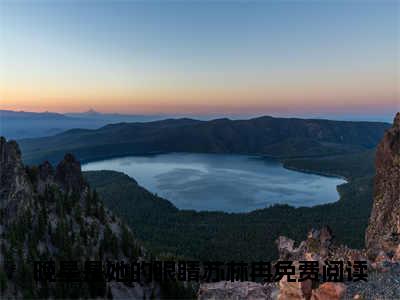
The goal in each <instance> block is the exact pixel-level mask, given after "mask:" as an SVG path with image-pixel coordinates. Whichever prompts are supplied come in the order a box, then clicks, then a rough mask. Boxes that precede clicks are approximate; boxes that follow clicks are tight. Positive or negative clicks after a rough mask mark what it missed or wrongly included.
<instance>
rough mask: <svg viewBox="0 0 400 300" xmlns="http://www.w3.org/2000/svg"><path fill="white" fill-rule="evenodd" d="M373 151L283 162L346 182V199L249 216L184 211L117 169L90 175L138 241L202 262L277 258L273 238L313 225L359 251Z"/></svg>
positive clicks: (301, 234)
mask: <svg viewBox="0 0 400 300" xmlns="http://www.w3.org/2000/svg"><path fill="white" fill-rule="evenodd" d="M373 159H374V151H373V150H369V151H365V152H362V153H357V154H348V155H337V156H331V157H325V158H307V159H292V160H284V162H283V163H284V165H285V166H287V167H289V168H295V169H301V170H308V171H312V172H316V173H322V174H335V175H338V176H343V177H346V178H347V179H348V183H346V184H343V185H341V186H339V187H338V191H339V194H340V200H339V201H337V202H335V203H331V204H324V205H319V206H315V207H310V208H306V207H302V208H293V207H290V206H288V205H274V206H272V207H268V208H265V209H260V210H256V211H253V212H250V213H224V212H196V211H191V210H179V209H177V208H176V207H174V206H173V205H172V204H171V203H170V202H169V201H167V200H165V199H162V198H160V197H158V196H157V195H154V194H152V193H151V192H149V191H147V190H145V189H144V188H142V187H140V186H139V185H138V184H137V183H136V182H135V181H134V180H133V179H131V178H129V177H128V176H127V175H124V174H122V173H118V172H114V171H91V172H85V177H86V179H87V180H88V182H89V183H90V185H91V186H92V187H93V188H95V189H96V190H97V191H98V193H99V194H100V195H101V198H102V199H103V201H104V202H105V204H106V206H108V207H109V208H110V209H112V210H113V211H114V212H115V213H117V214H118V215H119V216H121V217H122V218H123V219H125V220H126V221H127V223H128V224H129V225H130V226H131V228H132V229H133V231H134V233H135V235H136V237H137V238H139V239H140V240H142V242H143V244H144V245H146V247H148V248H149V249H151V250H152V251H154V253H171V254H173V255H183V256H185V257H190V258H194V259H199V260H211V259H212V260H223V261H227V260H235V261H240V260H245V261H255V260H271V259H275V258H276V257H277V252H276V245H275V240H276V238H277V237H278V236H279V235H286V236H288V237H290V238H293V239H296V240H298V241H299V240H302V239H303V238H304V236H305V234H306V232H307V231H308V230H309V229H310V228H311V227H321V226H323V225H328V226H330V227H331V228H332V229H333V232H334V234H336V235H337V236H338V237H340V239H338V240H337V242H339V243H344V244H347V245H348V246H350V247H355V248H361V247H363V245H364V231H365V228H366V226H367V222H368V218H369V214H370V210H371V205H372V188H373V174H374V164H373Z"/></svg>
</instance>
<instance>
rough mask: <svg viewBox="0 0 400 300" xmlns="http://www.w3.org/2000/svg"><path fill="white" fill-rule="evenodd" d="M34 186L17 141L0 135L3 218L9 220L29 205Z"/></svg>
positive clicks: (0, 205) (0, 187)
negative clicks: (28, 176) (30, 180)
mask: <svg viewBox="0 0 400 300" xmlns="http://www.w3.org/2000/svg"><path fill="white" fill-rule="evenodd" d="M31 194H32V186H31V184H30V182H29V180H28V178H27V173H26V170H25V167H24V165H23V163H22V159H21V151H20V149H19V147H18V144H17V143H16V142H15V141H9V142H7V141H6V139H5V138H3V137H0V208H1V209H2V219H3V221H4V222H7V221H8V219H10V218H11V217H12V216H15V215H17V214H19V213H20V212H21V208H24V207H26V206H27V205H28V203H27V202H29V199H30V197H29V196H30V195H31Z"/></svg>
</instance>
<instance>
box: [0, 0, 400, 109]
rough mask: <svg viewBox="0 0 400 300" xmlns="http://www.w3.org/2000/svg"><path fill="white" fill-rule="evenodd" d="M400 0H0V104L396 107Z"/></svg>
mask: <svg viewBox="0 0 400 300" xmlns="http://www.w3.org/2000/svg"><path fill="white" fill-rule="evenodd" d="M399 3H400V2H398V1H391V2H388V1H386V2H385V1H376V2H375V1H373V2H372V1H370V2H368V1H353V2H349V1H346V2H344V1H326V2H325V1H312V2H311V1H310V2H307V1H299V2H278V1H254V2H247V1H232V2H230V1H222V2H212V1H206V2H194V1H186V2H172V1H163V2H156V1H148V2H138V1H119V2H118V1H109V2H107V1H89V0H88V1H68V2H67V1H56V0H54V1H47V2H45V1H39V0H38V1H32V2H26V1H16V2H4V1H1V2H0V38H1V40H0V63H1V69H0V109H17V110H30V111H44V110H49V111H59V112H66V111H83V110H87V109H88V108H89V107H93V108H95V109H96V110H99V111H103V112H123V113H183V114H208V113H214V114H215V113H216V114H218V113H221V114H229V113H230V114H235V113H237V114H253V113H254V114H260V113H266V114H268V113H277V112H278V113H285V112H290V113H294V114H296V113H298V114H303V113H308V112H310V113H330V112H332V113H339V114H340V113H359V114H360V113H361V114H379V113H388V112H393V111H394V110H399V109H400V80H399V78H400V35H399V31H400V29H399V28H400V4H399Z"/></svg>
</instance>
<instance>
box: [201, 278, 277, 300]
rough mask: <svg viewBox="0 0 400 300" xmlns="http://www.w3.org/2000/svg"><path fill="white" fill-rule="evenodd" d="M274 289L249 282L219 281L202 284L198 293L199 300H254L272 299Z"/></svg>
mask: <svg viewBox="0 0 400 300" xmlns="http://www.w3.org/2000/svg"><path fill="white" fill-rule="evenodd" d="M273 294H274V287H273V286H272V285H262V284H260V283H256V282H250V281H244V282H240V281H234V282H231V281H220V282H214V283H204V284H202V285H201V286H200V289H199V292H198V299H199V300H219V299H226V300H228V299H235V300H244V299H246V300H256V299H273Z"/></svg>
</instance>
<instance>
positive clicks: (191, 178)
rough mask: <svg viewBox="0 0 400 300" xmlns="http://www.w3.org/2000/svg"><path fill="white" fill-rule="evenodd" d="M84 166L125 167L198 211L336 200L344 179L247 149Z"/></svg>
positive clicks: (158, 190)
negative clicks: (301, 168) (287, 165)
mask: <svg viewBox="0 0 400 300" xmlns="http://www.w3.org/2000/svg"><path fill="white" fill-rule="evenodd" d="M82 168H83V170H85V171H88V170H114V171H120V172H123V173H125V174H127V175H129V176H130V177H132V178H134V179H135V180H136V181H137V182H138V183H139V184H140V185H141V186H143V187H145V188H146V189H148V190H149V191H151V192H153V193H156V194H158V195H159V196H161V197H163V198H165V199H168V200H170V201H171V202H172V203H174V205H175V206H176V207H178V208H180V209H194V210H198V211H200V210H203V211H205V210H207V211H216V210H219V211H226V212H248V211H252V210H255V209H259V208H264V207H266V206H270V205H272V204H275V203H286V204H289V205H292V206H295V207H298V206H314V205H318V204H323V203H329V202H335V201H337V200H338V199H339V195H338V193H337V190H336V186H337V185H340V184H342V183H345V180H343V179H339V178H334V177H325V176H320V175H314V174H308V173H301V172H296V171H292V170H287V169H285V168H283V166H282V164H281V163H279V162H277V161H274V160H264V159H260V158H257V157H252V156H245V155H224V154H189V153H187V154H186V153H171V154H162V155H155V156H130V157H123V158H114V159H107V160H102V161H97V162H91V163H88V164H85V165H83V167H82Z"/></svg>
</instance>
